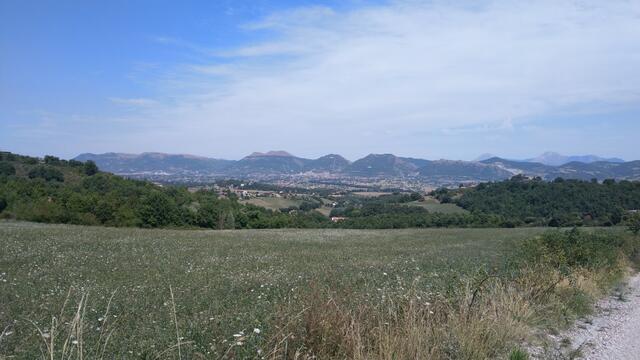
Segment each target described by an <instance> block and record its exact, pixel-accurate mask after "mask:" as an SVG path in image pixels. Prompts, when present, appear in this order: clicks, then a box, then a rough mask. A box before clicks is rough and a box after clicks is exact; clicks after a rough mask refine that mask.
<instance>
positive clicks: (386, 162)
mask: <svg viewBox="0 0 640 360" xmlns="http://www.w3.org/2000/svg"><path fill="white" fill-rule="evenodd" d="M416 160H417V159H411V158H401V157H398V156H395V155H393V154H369V155H367V156H365V157H363V158H362V159H360V160H356V161H354V162H353V163H352V164H351V166H349V167H348V168H347V170H346V171H347V173H349V174H351V175H357V176H397V177H403V176H409V175H413V174H416V173H417V172H418V168H419V166H418V165H417V164H416V163H415V162H416ZM418 162H419V161H418Z"/></svg>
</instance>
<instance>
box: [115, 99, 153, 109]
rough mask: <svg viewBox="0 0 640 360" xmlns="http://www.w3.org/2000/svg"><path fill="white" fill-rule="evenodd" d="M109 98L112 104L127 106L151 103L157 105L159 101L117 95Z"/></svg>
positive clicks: (148, 104) (149, 104)
mask: <svg viewBox="0 0 640 360" xmlns="http://www.w3.org/2000/svg"><path fill="white" fill-rule="evenodd" d="M109 100H111V102H113V103H114V104H118V105H127V106H136V107H139V106H143V107H144V106H153V105H158V104H159V102H158V101H156V100H153V99H146V98H118V97H112V98H109Z"/></svg>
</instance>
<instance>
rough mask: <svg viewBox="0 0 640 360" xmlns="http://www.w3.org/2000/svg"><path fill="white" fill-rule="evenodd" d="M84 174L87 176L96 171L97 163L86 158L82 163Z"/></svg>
mask: <svg viewBox="0 0 640 360" xmlns="http://www.w3.org/2000/svg"><path fill="white" fill-rule="evenodd" d="M83 171H84V174H85V175H87V176H93V175H95V174H97V173H98V165H96V163H95V162H93V161H91V160H88V161H87V162H85V163H84V165H83Z"/></svg>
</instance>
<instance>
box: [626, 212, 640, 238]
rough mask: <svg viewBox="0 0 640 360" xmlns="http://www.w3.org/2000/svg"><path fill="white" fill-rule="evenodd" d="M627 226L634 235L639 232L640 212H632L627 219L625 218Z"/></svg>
mask: <svg viewBox="0 0 640 360" xmlns="http://www.w3.org/2000/svg"><path fill="white" fill-rule="evenodd" d="M627 228H628V229H629V231H631V232H632V233H633V234H634V235H638V233H640V212H636V213H634V214H632V215H631V216H630V217H629V219H627Z"/></svg>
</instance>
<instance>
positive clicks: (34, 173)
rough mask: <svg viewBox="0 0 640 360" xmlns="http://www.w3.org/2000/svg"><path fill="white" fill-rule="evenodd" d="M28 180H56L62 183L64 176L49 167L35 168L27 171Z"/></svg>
mask: <svg viewBox="0 0 640 360" xmlns="http://www.w3.org/2000/svg"><path fill="white" fill-rule="evenodd" d="M29 178H30V179H37V178H40V179H44V180H46V181H51V180H56V181H60V182H63V181H64V175H63V174H62V172H60V170H58V169H56V168H53V167H50V166H37V167H35V168H33V169H31V171H29Z"/></svg>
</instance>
